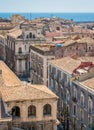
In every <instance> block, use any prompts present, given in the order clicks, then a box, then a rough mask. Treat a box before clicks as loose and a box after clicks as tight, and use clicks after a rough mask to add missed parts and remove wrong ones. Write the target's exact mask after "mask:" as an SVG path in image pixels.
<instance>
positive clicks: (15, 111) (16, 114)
mask: <svg viewBox="0 0 94 130" xmlns="http://www.w3.org/2000/svg"><path fill="white" fill-rule="evenodd" d="M12 116H13V117H14V118H19V117H20V108H19V107H18V106H14V107H13V108H12Z"/></svg>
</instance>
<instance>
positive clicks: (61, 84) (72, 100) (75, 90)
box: [48, 57, 94, 130]
mask: <svg viewBox="0 0 94 130" xmlns="http://www.w3.org/2000/svg"><path fill="white" fill-rule="evenodd" d="M93 61H94V58H93V57H83V58H78V59H73V58H70V57H65V58H62V59H58V60H55V61H51V62H50V63H49V72H48V73H49V88H50V89H51V90H52V91H53V92H54V93H55V94H57V95H58V96H59V100H58V111H59V113H58V118H59V119H60V120H61V122H62V124H63V125H64V128H65V129H70V130H88V129H91V128H92V127H94V126H93V124H94V116H93V114H94V62H93Z"/></svg>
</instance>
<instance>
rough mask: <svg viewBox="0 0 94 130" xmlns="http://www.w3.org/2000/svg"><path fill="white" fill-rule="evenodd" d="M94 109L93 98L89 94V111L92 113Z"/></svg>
mask: <svg viewBox="0 0 94 130" xmlns="http://www.w3.org/2000/svg"><path fill="white" fill-rule="evenodd" d="M92 110H93V101H92V98H91V97H90V96H89V98H88V111H89V112H90V113H91V112H92Z"/></svg>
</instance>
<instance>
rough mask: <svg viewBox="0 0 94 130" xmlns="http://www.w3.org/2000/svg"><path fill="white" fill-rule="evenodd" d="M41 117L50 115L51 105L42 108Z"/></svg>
mask: <svg viewBox="0 0 94 130" xmlns="http://www.w3.org/2000/svg"><path fill="white" fill-rule="evenodd" d="M43 115H44V116H45V115H51V105H49V104H46V105H44V107H43Z"/></svg>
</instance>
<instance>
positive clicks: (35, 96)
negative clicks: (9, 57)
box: [0, 61, 58, 130]
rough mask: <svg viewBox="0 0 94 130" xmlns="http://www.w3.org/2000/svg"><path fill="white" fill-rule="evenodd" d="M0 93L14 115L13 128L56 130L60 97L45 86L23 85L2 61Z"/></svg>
mask: <svg viewBox="0 0 94 130" xmlns="http://www.w3.org/2000/svg"><path fill="white" fill-rule="evenodd" d="M0 92H1V94H2V98H3V100H4V102H5V103H6V105H7V110H8V112H9V113H10V114H11V115H12V126H15V127H18V128H22V129H24V130H55V129H56V123H55V122H56V115H57V99H58V97H57V96H56V95H55V94H54V93H53V92H51V91H50V90H49V89H48V88H47V87H46V86H44V85H31V84H27V83H22V82H21V81H20V80H19V79H18V78H17V77H16V75H15V74H14V73H13V72H12V71H11V70H10V69H9V68H8V67H7V66H6V65H5V64H4V62H2V61H0Z"/></svg>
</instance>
